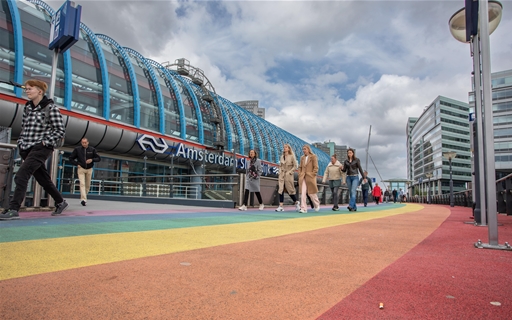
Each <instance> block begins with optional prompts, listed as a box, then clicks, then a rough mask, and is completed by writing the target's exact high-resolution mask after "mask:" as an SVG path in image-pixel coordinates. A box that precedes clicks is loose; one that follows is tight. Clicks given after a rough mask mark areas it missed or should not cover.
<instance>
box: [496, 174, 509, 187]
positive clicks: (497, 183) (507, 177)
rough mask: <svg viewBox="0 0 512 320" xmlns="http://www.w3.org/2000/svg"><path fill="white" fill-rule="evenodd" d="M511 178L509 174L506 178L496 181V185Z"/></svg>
mask: <svg viewBox="0 0 512 320" xmlns="http://www.w3.org/2000/svg"><path fill="white" fill-rule="evenodd" d="M511 177H512V173H511V174H509V175H508V176H505V177H503V178H501V179H498V180H496V184H498V182H502V181H505V180H507V179H509V178H511Z"/></svg>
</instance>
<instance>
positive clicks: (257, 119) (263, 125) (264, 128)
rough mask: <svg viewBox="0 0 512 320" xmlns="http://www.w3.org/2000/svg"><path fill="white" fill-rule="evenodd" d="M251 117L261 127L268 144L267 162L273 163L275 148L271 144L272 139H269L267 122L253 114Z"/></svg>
mask: <svg viewBox="0 0 512 320" xmlns="http://www.w3.org/2000/svg"><path fill="white" fill-rule="evenodd" d="M251 116H252V118H253V121H254V122H255V123H256V125H257V126H258V127H259V129H260V132H261V133H262V135H263V138H264V140H265V143H266V144H267V160H268V161H271V162H273V159H272V154H273V152H272V150H273V147H272V145H271V144H270V137H269V134H268V132H267V130H266V126H267V121H265V120H263V119H261V118H260V117H258V116H257V115H254V114H252V113H251Z"/></svg>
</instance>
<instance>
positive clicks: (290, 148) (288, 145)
mask: <svg viewBox="0 0 512 320" xmlns="http://www.w3.org/2000/svg"><path fill="white" fill-rule="evenodd" d="M284 147H288V155H290V156H293V157H294V158H295V152H293V149H292V146H291V145H290V144H289V143H285V144H284V146H283V155H285V156H286V155H287V154H285V153H284Z"/></svg>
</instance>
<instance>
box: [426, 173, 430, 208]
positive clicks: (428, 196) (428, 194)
mask: <svg viewBox="0 0 512 320" xmlns="http://www.w3.org/2000/svg"><path fill="white" fill-rule="evenodd" d="M427 203H428V204H430V176H429V177H428V188H427Z"/></svg>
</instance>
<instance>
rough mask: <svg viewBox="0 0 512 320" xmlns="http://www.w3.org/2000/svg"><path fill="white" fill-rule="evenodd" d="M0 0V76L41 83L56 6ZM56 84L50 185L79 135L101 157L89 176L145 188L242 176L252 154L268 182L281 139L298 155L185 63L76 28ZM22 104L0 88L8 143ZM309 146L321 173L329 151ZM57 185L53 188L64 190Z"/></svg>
mask: <svg viewBox="0 0 512 320" xmlns="http://www.w3.org/2000/svg"><path fill="white" fill-rule="evenodd" d="M0 3H1V7H0V80H1V81H4V82H9V81H14V82H16V83H24V82H25V81H26V80H28V79H39V80H43V81H45V82H47V83H48V84H49V82H50V78H51V70H52V56H53V54H54V52H53V51H51V50H49V49H48V43H49V38H50V23H51V17H52V15H54V14H55V10H54V9H53V8H51V7H50V6H49V5H48V4H46V3H45V2H43V1H39V0H28V1H23V0H2V1H1V2H0ZM82 14H83V15H88V14H94V13H90V12H85V11H84V12H82ZM56 78H57V79H56V83H55V92H54V97H53V99H54V101H55V102H56V104H57V105H59V106H60V107H61V113H62V114H63V116H64V121H65V124H66V137H65V144H64V147H63V148H62V149H61V150H60V152H59V154H60V156H59V159H58V161H59V166H58V175H57V182H58V183H59V182H60V181H66V180H70V179H73V175H74V168H73V167H72V166H71V165H70V164H69V163H68V162H67V157H68V156H69V154H70V152H71V151H72V149H73V148H74V147H76V146H78V145H79V143H80V140H81V139H82V138H84V137H86V138H88V139H89V142H90V145H91V146H94V147H95V148H96V149H97V150H98V151H99V153H100V155H101V156H102V161H101V162H99V163H97V164H96V166H95V169H94V173H93V180H94V179H96V180H119V179H120V178H129V179H132V180H133V181H140V179H141V178H142V177H144V179H147V181H148V182H151V181H153V182H158V181H159V179H162V176H165V175H183V176H186V175H194V174H223V173H233V172H235V171H236V170H237V169H238V170H239V171H242V170H244V166H245V159H246V157H247V155H248V153H249V150H251V149H254V150H256V152H257V153H258V155H259V158H260V159H262V161H263V163H264V174H265V175H274V176H275V174H276V173H277V172H276V169H277V163H278V162H279V157H280V154H281V151H282V148H283V144H284V143H289V144H290V145H291V146H292V148H293V150H294V152H295V154H296V156H297V158H299V157H300V155H302V146H303V145H305V144H309V143H307V142H306V141H303V140H301V139H299V138H298V137H296V136H294V135H293V134H291V133H289V132H286V131H285V130H283V129H281V128H279V127H278V126H276V125H274V124H272V123H270V122H268V121H265V120H264V119H262V118H260V117H258V116H256V115H254V114H252V113H250V112H248V111H246V110H244V109H243V108H241V107H239V106H237V105H236V104H235V103H233V102H231V101H229V100H228V99H227V98H225V97H222V96H220V95H218V94H216V92H215V90H214V88H213V85H212V84H211V83H210V82H209V80H208V79H207V77H206V76H205V75H204V73H202V71H201V70H200V69H197V68H194V67H193V66H190V64H189V62H188V61H187V60H186V59H177V60H175V63H172V64H171V63H159V62H156V61H153V60H151V59H148V58H146V57H144V56H142V55H141V54H140V53H138V52H137V51H135V50H133V49H131V48H127V47H123V46H122V44H119V43H118V42H116V41H115V40H114V39H112V38H111V37H109V36H108V35H105V34H97V33H95V32H94V31H92V30H91V29H89V28H88V27H87V26H86V25H85V24H83V23H81V24H80V39H79V41H78V42H77V43H76V44H75V45H74V46H72V47H71V48H70V49H69V50H67V51H65V52H64V53H62V54H59V57H58V68H57V77H56ZM25 103H26V96H25V94H24V92H23V90H22V89H21V88H17V87H12V86H10V85H8V84H5V83H2V84H0V114H1V117H0V126H3V127H10V128H11V129H12V142H13V143H15V141H16V139H17V137H18V135H19V133H20V128H21V118H22V111H23V107H24V105H25ZM311 147H312V149H313V152H314V153H315V154H317V155H318V158H319V167H320V168H319V172H320V173H322V172H323V171H324V169H325V167H326V166H327V164H328V162H329V155H327V154H325V153H324V152H322V151H320V150H318V149H317V148H315V147H314V146H311ZM137 179H139V180H137ZM213 180H215V179H213ZM214 182H215V181H212V183H214ZM66 188H67V187H63V186H62V185H61V190H62V191H63V192H64V193H66V192H68V191H69V190H67V189H66Z"/></svg>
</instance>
